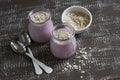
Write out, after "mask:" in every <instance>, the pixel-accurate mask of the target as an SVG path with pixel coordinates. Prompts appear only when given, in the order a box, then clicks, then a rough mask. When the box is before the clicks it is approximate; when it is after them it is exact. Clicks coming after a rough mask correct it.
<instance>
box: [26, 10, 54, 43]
mask: <svg viewBox="0 0 120 80" xmlns="http://www.w3.org/2000/svg"><path fill="white" fill-rule="evenodd" d="M52 30H53V22H52V20H51V14H50V11H49V10H47V9H34V10H32V11H31V12H30V13H29V26H28V31H29V34H30V37H31V38H32V40H33V41H35V42H46V41H48V40H49V39H50V38H51V32H52Z"/></svg>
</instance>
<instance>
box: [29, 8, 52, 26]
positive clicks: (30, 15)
mask: <svg viewBox="0 0 120 80" xmlns="http://www.w3.org/2000/svg"><path fill="white" fill-rule="evenodd" d="M36 12H44V13H45V14H46V15H47V17H48V18H47V19H46V20H45V21H44V22H40V23H35V22H34V21H33V20H32V19H31V17H32V15H33V14H34V13H36ZM28 19H29V22H30V23H32V24H36V25H42V24H44V23H46V22H48V21H49V20H51V14H50V11H49V10H48V9H33V10H32V11H30V13H29V15H28Z"/></svg>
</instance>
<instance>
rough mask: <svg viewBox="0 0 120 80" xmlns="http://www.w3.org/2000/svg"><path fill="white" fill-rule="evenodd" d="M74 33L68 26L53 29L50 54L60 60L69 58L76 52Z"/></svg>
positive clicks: (63, 25) (62, 25)
mask: <svg viewBox="0 0 120 80" xmlns="http://www.w3.org/2000/svg"><path fill="white" fill-rule="evenodd" d="M74 35H75V31H74V29H73V27H71V26H70V25H68V24H61V25H58V26H56V27H55V28H54V30H53V31H52V37H51V40H50V49H51V52H52V54H53V55H54V56H55V57H57V58H60V59H64V58H69V57H71V56H72V55H73V54H74V53H75V51H76V39H75V37H74Z"/></svg>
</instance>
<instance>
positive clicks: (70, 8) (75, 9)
mask: <svg viewBox="0 0 120 80" xmlns="http://www.w3.org/2000/svg"><path fill="white" fill-rule="evenodd" d="M71 11H80V12H82V13H84V14H87V15H88V16H89V17H90V21H89V23H88V25H87V26H85V27H84V28H82V29H80V30H75V33H76V34H78V33H81V32H83V31H85V30H86V29H88V28H89V27H90V25H91V23H92V14H91V12H90V11H89V10H88V9H87V8H84V7H82V6H71V7H68V8H67V9H65V10H64V11H63V13H62V22H63V23H65V22H64V20H63V19H64V17H65V16H66V14H68V13H69V12H71ZM69 24H70V23H69Z"/></svg>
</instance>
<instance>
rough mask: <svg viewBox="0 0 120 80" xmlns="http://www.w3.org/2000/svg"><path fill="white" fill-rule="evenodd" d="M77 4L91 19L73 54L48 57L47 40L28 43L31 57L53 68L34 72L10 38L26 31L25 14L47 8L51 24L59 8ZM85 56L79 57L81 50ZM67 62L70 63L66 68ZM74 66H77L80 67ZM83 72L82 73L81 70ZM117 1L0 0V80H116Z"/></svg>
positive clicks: (119, 69) (119, 54)
mask: <svg viewBox="0 0 120 80" xmlns="http://www.w3.org/2000/svg"><path fill="white" fill-rule="evenodd" d="M71 5H80V6H83V7H86V8H88V9H89V10H90V12H91V13H92V15H93V22H92V25H91V26H90V28H89V29H88V30H87V31H86V32H84V33H82V34H79V35H76V38H77V45H78V47H77V51H76V55H74V56H73V57H71V58H70V59H66V60H58V59H56V58H55V57H54V56H52V54H51V52H50V49H49V42H47V43H44V44H42V43H39V44H38V43H35V42H33V43H32V45H31V49H32V51H33V53H34V56H35V57H36V58H37V59H39V60H40V61H42V62H44V63H45V64H47V65H49V66H51V67H52V68H54V72H53V73H51V74H46V73H43V74H42V75H40V76H37V75H35V73H34V68H33V65H32V62H31V60H30V59H29V58H28V57H27V56H25V55H17V54H15V53H14V52H13V51H12V50H11V48H10V41H11V40H17V39H18V37H17V36H18V34H19V32H20V31H22V30H27V27H28V13H29V11H31V10H32V9H34V8H38V7H40V8H42V7H44V8H48V9H50V11H51V13H52V20H53V22H54V24H55V25H56V24H59V23H61V14H62V12H63V10H64V9H65V8H67V7H69V6H71ZM80 50H83V52H86V53H87V56H88V59H86V60H85V59H84V58H80V57H79V56H81V54H83V53H82V52H80ZM68 63H69V64H70V65H72V68H71V67H67V65H68ZM75 66H77V67H78V66H79V69H80V67H81V70H79V69H78V68H76V67H75ZM82 71H85V73H82ZM119 76H120V0H0V80H120V77H119Z"/></svg>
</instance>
